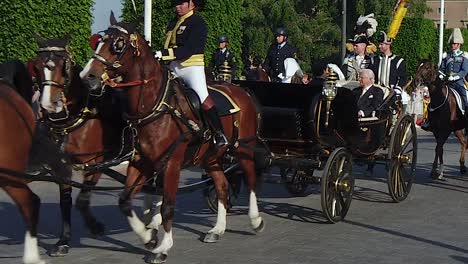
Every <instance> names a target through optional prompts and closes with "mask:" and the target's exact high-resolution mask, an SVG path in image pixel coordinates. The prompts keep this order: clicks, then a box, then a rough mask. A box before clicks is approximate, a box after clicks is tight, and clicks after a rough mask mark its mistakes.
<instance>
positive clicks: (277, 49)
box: [263, 28, 297, 82]
mask: <svg viewBox="0 0 468 264" xmlns="http://www.w3.org/2000/svg"><path fill="white" fill-rule="evenodd" d="M275 36H276V43H274V44H271V46H270V48H269V49H268V54H267V57H266V59H265V62H264V63H263V68H264V69H265V71H266V72H267V73H268V74H269V75H270V77H271V79H272V80H273V81H275V82H281V80H282V78H284V77H285V74H286V72H285V69H284V60H285V59H287V58H294V59H296V57H297V55H296V53H297V50H296V48H294V47H293V46H291V45H290V44H289V43H287V42H286V40H287V39H288V31H287V30H286V29H285V28H278V29H277V30H276V32H275Z"/></svg>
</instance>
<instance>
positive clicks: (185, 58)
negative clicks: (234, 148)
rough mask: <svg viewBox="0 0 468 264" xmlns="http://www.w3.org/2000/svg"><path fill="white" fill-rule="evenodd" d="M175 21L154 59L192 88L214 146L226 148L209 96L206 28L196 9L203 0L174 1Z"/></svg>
mask: <svg viewBox="0 0 468 264" xmlns="http://www.w3.org/2000/svg"><path fill="white" fill-rule="evenodd" d="M173 4H174V6H175V7H176V11H177V15H178V19H177V20H174V21H172V22H171V23H169V26H168V27H167V33H166V41H165V43H164V49H163V50H161V51H157V52H156V54H155V58H157V59H162V60H163V61H169V62H170V63H169V68H170V70H171V71H172V72H173V73H174V74H175V75H176V76H177V77H179V78H180V79H182V80H183V81H184V82H185V84H186V85H187V86H188V87H189V88H191V89H193V90H194V91H195V92H196V93H197V95H198V97H199V98H200V102H201V103H202V105H201V106H202V110H203V111H202V112H203V114H204V116H205V117H206V119H207V123H208V125H209V126H210V129H211V131H212V132H213V134H214V136H213V140H214V144H215V146H216V147H223V146H225V145H227V143H228V142H227V139H226V136H225V135H224V132H223V126H222V123H221V120H220V118H219V116H218V110H217V109H216V105H215V102H214V101H213V99H212V98H211V97H210V95H209V94H208V87H207V85H206V76H205V58H204V53H205V46H206V40H207V37H208V26H207V24H206V22H205V21H204V20H203V18H202V17H201V16H199V15H198V14H195V11H196V9H199V8H203V6H204V0H173Z"/></svg>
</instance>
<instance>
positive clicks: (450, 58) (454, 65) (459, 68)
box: [439, 50, 468, 87]
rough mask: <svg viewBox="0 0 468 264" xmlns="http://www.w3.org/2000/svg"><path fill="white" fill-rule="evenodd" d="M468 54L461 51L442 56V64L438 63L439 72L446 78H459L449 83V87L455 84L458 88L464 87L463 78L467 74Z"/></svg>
mask: <svg viewBox="0 0 468 264" xmlns="http://www.w3.org/2000/svg"><path fill="white" fill-rule="evenodd" d="M467 57H468V54H467V53H466V52H463V51H460V50H458V51H456V52H453V51H450V52H448V53H445V52H444V54H443V56H442V62H441V63H440V67H439V71H441V72H443V73H445V74H446V75H447V76H455V75H457V76H460V79H458V80H456V81H454V82H449V85H453V84H456V85H458V86H460V87H465V82H464V78H465V76H466V75H467V74H468V58H467Z"/></svg>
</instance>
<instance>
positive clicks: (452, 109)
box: [413, 60, 467, 179]
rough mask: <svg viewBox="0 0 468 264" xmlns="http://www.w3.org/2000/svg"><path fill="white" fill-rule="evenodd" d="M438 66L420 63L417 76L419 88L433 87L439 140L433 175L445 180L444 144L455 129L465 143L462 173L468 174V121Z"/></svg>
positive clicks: (433, 125)
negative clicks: (467, 163) (467, 155)
mask: <svg viewBox="0 0 468 264" xmlns="http://www.w3.org/2000/svg"><path fill="white" fill-rule="evenodd" d="M438 75H439V74H438V69H437V65H435V64H433V63H432V62H431V61H429V60H424V61H422V62H421V63H420V65H419V67H418V69H417V70H416V74H415V77H414V81H413V83H414V85H416V87H418V86H421V85H425V86H427V87H428V88H429V94H430V97H431V102H430V104H429V107H428V111H429V121H430V124H431V125H430V126H431V130H432V133H433V134H434V137H435V139H436V142H437V146H436V149H435V157H434V162H433V163H432V171H431V176H432V177H433V178H437V179H442V177H443V173H444V159H443V151H444V150H443V146H444V144H445V142H446V141H447V138H448V137H449V136H450V134H451V133H452V132H455V135H456V136H457V138H458V140H459V141H460V144H461V154H460V173H461V174H465V173H466V167H465V150H466V147H467V140H466V138H465V136H464V134H463V129H465V128H466V125H467V123H466V120H465V118H464V117H463V115H462V113H461V111H460V110H459V109H458V106H457V103H456V99H455V96H454V94H453V93H452V91H450V90H449V89H448V87H447V85H446V82H445V81H444V80H440V79H439V78H438Z"/></svg>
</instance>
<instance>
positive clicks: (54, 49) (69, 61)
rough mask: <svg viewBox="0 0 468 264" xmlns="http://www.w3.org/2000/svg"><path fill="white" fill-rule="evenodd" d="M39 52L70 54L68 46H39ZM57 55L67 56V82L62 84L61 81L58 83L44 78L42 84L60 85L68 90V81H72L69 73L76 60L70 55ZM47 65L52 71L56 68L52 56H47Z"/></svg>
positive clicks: (59, 86)
mask: <svg viewBox="0 0 468 264" xmlns="http://www.w3.org/2000/svg"><path fill="white" fill-rule="evenodd" d="M37 52H38V53H45V52H48V53H51V55H56V54H55V53H56V52H64V53H65V54H70V53H69V51H68V49H67V48H66V47H43V48H39V49H38V50H37ZM57 56H59V57H66V58H65V64H64V67H65V83H63V84H60V83H57V82H55V81H52V80H44V81H42V83H41V84H42V86H46V85H50V86H55V87H58V88H60V89H63V90H66V87H67V83H68V82H69V81H70V78H69V76H68V75H69V72H70V71H71V67H72V65H73V64H74V61H73V60H72V58H71V57H70V56H61V55H57ZM45 66H46V67H47V68H48V69H49V70H51V71H53V70H54V69H55V67H56V64H55V62H54V61H53V60H52V59H51V56H49V57H47V61H46V63H45Z"/></svg>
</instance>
